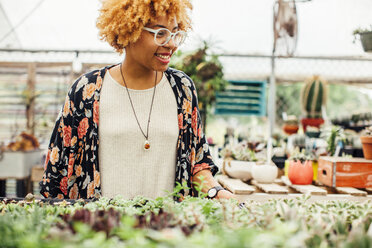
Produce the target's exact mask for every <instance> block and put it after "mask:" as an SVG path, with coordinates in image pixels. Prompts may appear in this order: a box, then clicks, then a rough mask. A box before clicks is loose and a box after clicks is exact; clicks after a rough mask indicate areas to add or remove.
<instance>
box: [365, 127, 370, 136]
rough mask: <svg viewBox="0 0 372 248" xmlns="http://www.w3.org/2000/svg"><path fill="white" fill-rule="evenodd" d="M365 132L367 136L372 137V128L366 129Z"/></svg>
mask: <svg viewBox="0 0 372 248" xmlns="http://www.w3.org/2000/svg"><path fill="white" fill-rule="evenodd" d="M364 132H365V135H366V136H372V126H369V127H366V128H365V129H364Z"/></svg>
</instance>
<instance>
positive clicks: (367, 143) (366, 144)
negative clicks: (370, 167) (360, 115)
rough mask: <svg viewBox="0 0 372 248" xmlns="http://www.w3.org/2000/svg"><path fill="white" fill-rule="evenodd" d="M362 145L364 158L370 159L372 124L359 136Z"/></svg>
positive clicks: (371, 156)
mask: <svg viewBox="0 0 372 248" xmlns="http://www.w3.org/2000/svg"><path fill="white" fill-rule="evenodd" d="M360 140H361V141H362V145H363V154H364V158H365V159H372V126H369V127H367V128H366V129H365V130H364V134H363V135H362V136H361V137H360Z"/></svg>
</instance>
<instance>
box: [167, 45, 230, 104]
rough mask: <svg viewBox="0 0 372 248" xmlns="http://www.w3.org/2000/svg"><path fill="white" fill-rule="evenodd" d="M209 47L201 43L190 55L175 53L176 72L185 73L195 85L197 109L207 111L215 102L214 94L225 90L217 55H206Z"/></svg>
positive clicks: (221, 68) (225, 82)
mask: <svg viewBox="0 0 372 248" xmlns="http://www.w3.org/2000/svg"><path fill="white" fill-rule="evenodd" d="M208 49H209V45H208V43H207V42H206V41H204V42H203V45H202V47H201V48H199V49H198V50H196V51H195V52H193V53H191V54H182V53H181V52H178V53H176V54H175V55H176V56H175V57H176V58H175V63H174V64H172V66H173V67H175V68H176V69H178V70H181V71H183V72H185V73H186V74H187V75H188V76H189V77H190V78H191V79H192V80H193V81H194V83H195V87H196V90H197V92H198V100H199V107H200V109H203V110H208V109H209V107H210V106H212V105H213V104H214V102H215V100H216V93H217V92H219V91H222V90H224V89H225V87H226V85H227V81H226V80H224V79H223V75H224V74H223V67H222V64H221V62H220V61H219V58H218V56H217V55H213V54H212V55H209V54H208Z"/></svg>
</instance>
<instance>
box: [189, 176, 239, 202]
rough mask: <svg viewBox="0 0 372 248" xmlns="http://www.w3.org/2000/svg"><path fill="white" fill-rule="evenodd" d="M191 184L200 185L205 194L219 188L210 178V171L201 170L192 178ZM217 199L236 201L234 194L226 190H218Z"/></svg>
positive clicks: (212, 178) (214, 180) (211, 177)
mask: <svg viewBox="0 0 372 248" xmlns="http://www.w3.org/2000/svg"><path fill="white" fill-rule="evenodd" d="M193 183H194V184H196V185H201V186H202V188H201V191H202V192H203V193H207V192H208V190H209V189H210V188H213V187H215V186H219V184H218V183H217V181H216V179H215V178H214V177H213V176H212V173H211V171H210V170H201V171H199V172H197V173H196V174H195V175H194V176H193ZM194 187H195V186H194ZM216 198H217V199H230V198H233V199H237V198H236V196H235V195H234V194H232V193H231V192H230V191H228V190H220V191H219V192H218V194H217V197H216Z"/></svg>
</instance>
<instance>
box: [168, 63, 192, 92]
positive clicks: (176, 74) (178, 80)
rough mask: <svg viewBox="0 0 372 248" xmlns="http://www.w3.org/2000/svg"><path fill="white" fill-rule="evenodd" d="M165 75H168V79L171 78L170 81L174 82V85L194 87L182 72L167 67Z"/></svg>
mask: <svg viewBox="0 0 372 248" xmlns="http://www.w3.org/2000/svg"><path fill="white" fill-rule="evenodd" d="M166 74H167V75H168V79H169V78H171V80H172V81H173V80H174V83H175V84H178V85H179V86H186V87H190V88H191V87H194V82H193V81H192V79H191V78H190V77H189V76H188V75H187V74H186V73H185V72H183V71H180V70H177V69H174V68H171V67H169V68H168V69H167V70H166ZM172 81H171V83H172Z"/></svg>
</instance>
